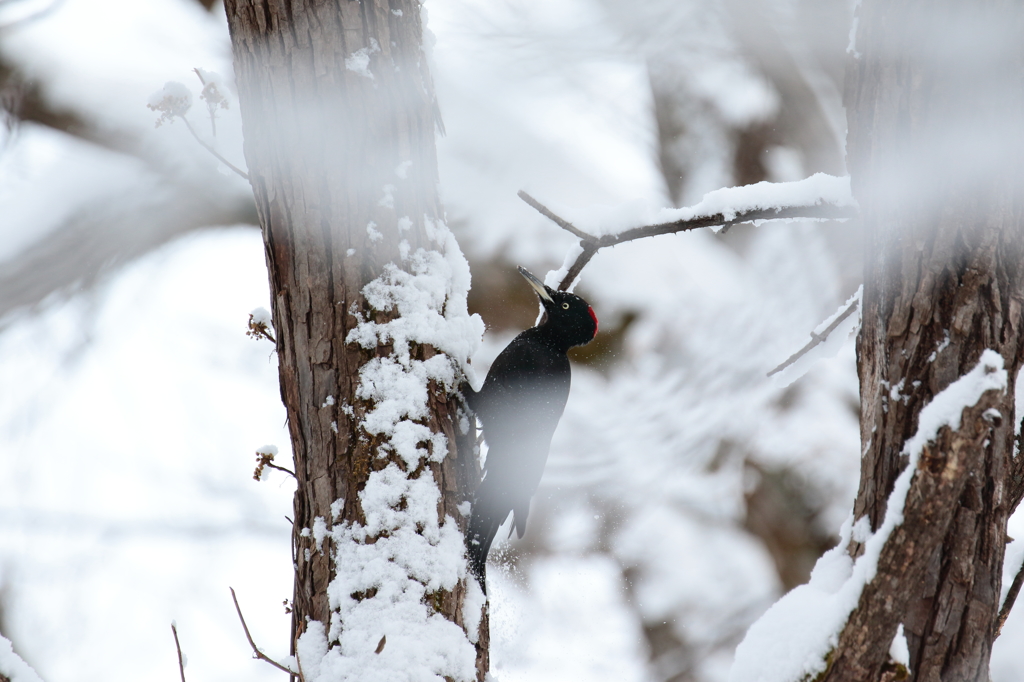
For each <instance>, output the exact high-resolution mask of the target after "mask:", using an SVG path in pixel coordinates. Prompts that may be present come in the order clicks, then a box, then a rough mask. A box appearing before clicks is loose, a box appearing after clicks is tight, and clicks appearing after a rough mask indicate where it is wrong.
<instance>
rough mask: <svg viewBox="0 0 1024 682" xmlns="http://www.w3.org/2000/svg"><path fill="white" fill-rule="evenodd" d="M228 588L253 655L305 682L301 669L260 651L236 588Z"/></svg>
mask: <svg viewBox="0 0 1024 682" xmlns="http://www.w3.org/2000/svg"><path fill="white" fill-rule="evenodd" d="M228 589H229V590H231V599H232V600H233V601H234V602H235V611H237V612H238V620H240V621H242V629H243V630H245V638H246V639H247V640H249V646H251V647H252V654H253V656H254V657H256V658H258V659H260V660H261V661H266V662H267V663H269V664H270V665H272V666H274V667H275V668H277V669H278V670H282V671H284V672H286V673H288V674H289V675H298V677H299V679H300V680H302V682H305V680H304V679H303V677H302V672H301V671H299V672H295V671H294V670H292V669H291V668H289V667H287V666H284V665H281V664H280V663H278V662H277V661H275V660H274V659H272V658H270V657H269V656H267V655H266V654H265V653H263V652H262V651H260V649H259V647H258V646H256V642H254V641H252V635H250V634H249V626H248V625H246V624H245V617H244V616H242V608H241V607H240V606H239V605H238V597H236V596H235V588H233V587H229V588H228Z"/></svg>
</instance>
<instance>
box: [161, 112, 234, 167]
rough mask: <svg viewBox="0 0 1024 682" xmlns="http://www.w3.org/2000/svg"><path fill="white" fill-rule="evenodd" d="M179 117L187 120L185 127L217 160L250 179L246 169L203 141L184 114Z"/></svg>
mask: <svg viewBox="0 0 1024 682" xmlns="http://www.w3.org/2000/svg"><path fill="white" fill-rule="evenodd" d="M178 118H180V119H181V120H182V121H184V122H185V127H186V128H188V131H189V132H190V133H192V137H194V138H196V142H198V143H199V144H201V145H203V147H204V148H205V149H206V151H208V152H210V153H211V154H213V155H214V156H215V157H217V160H218V161H220V162H221V163H223V164H224V165H225V166H227V167H228V168H230V169H231V170H233V171H235V172H236V173H238V175H239V176H240V177H241V178H242V179H244V180H248V179H249V174H248V173H246V172H245V171H244V170H242V169H241V168H239V167H237V166H236V165H235V164H233V163H231V162H230V161H228V160H227V159H225V158H224V157H223V156H221V155H220V153H219V152H218V151H217V150H216V149H214V148H213V147H211V146H210V145H208V144H206V142H204V141H203V138H201V137H199V135H197V134H196V131H195V129H193V128H192V124H191V123H189V122H188V119H187V118H185V117H184V116H179V117H178Z"/></svg>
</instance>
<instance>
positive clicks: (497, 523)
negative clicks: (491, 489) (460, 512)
mask: <svg viewBox="0 0 1024 682" xmlns="http://www.w3.org/2000/svg"><path fill="white" fill-rule="evenodd" d="M507 517H508V511H507V510H506V511H505V513H504V514H500V513H497V512H495V510H491V509H487V508H485V507H483V506H481V507H480V508H478V507H477V505H476V504H474V505H473V515H472V517H470V520H469V532H468V533H466V553H467V554H468V555H469V567H470V570H472V571H473V574H474V575H475V576H476V577H477V578H478V579H479V580H480V586H481V587H482V588H483V590H484V594H486V593H487V553H488V552H489V551H490V549H491V543H493V542H494V536H495V535H497V534H498V529H499V528H500V527H501V524H502V523H504V521H505V519H506V518H507Z"/></svg>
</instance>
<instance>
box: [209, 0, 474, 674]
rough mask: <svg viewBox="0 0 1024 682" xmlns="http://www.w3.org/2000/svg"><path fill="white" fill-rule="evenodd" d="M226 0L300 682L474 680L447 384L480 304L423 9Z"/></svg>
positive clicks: (456, 425) (453, 409)
mask: <svg viewBox="0 0 1024 682" xmlns="http://www.w3.org/2000/svg"><path fill="white" fill-rule="evenodd" d="M225 9H226V11H227V16H228V23H229V27H230V30H231V39H232V45H233V50H234V58H235V71H236V79H237V84H238V89H239V101H240V104H241V111H242V119H243V125H244V133H245V155H246V162H247V164H248V167H249V174H250V179H251V183H252V186H253V191H254V194H255V196H256V203H257V207H258V210H259V216H260V224H261V226H262V229H263V236H264V241H265V244H266V254H267V264H268V267H269V271H270V286H271V293H272V300H273V318H274V327H275V330H276V333H277V341H278V354H279V362H280V378H281V394H282V398H283V400H284V403H285V406H286V408H287V413H288V423H289V428H290V432H291V439H292V449H293V452H294V457H295V473H296V476H297V479H298V489H297V491H296V494H295V519H294V521H295V527H294V533H293V553H294V562H295V592H294V598H293V621H292V623H293V626H292V637H293V639H292V647H293V651H294V652H295V653H296V654H297V658H298V661H297V664H298V665H299V666H301V668H302V674H303V676H304V679H305V681H306V682H314V681H315V680H323V681H326V680H348V679H358V680H434V679H439V678H442V677H443V678H446V679H452V680H472V679H482V678H483V674H484V672H485V671H486V669H487V666H488V653H487V652H488V627H487V617H486V613H485V609H484V604H483V598H482V594H481V593H480V591H479V586H478V585H477V583H476V581H475V580H473V579H472V578H468V574H467V571H466V562H465V559H464V554H463V535H462V533H463V531H464V529H465V523H466V519H465V516H464V515H463V514H461V513H460V505H462V504H463V503H464V502H465V500H466V499H467V497H468V493H469V491H471V490H472V489H473V487H474V486H475V484H476V483H477V482H478V481H479V466H478V463H477V459H476V458H475V456H474V438H475V435H474V433H473V430H472V429H471V428H470V426H469V420H468V419H466V417H465V415H464V414H463V413H462V412H461V409H460V404H459V402H458V400H457V398H456V395H455V391H456V389H457V387H458V384H459V382H460V381H461V378H462V375H463V372H464V371H466V369H467V367H466V360H467V358H468V357H469V356H470V355H471V353H472V352H473V350H474V348H475V346H476V344H478V343H479V340H480V337H481V335H482V332H483V324H482V322H481V321H480V320H479V318H478V317H475V316H474V317H470V316H469V315H468V313H467V311H466V294H467V292H468V290H469V268H468V265H467V263H466V261H465V259H464V258H463V256H462V253H461V252H460V250H459V248H458V245H457V244H456V242H455V239H454V238H453V237H452V235H451V233H450V232H449V231H448V229H447V227H446V226H445V224H444V218H443V211H442V208H441V206H440V202H439V199H438V196H437V182H438V178H437V162H436V157H435V148H434V130H435V126H439V125H440V121H439V119H438V118H437V107H436V104H435V102H434V96H433V86H432V84H431V80H430V74H429V71H428V68H427V55H426V53H425V52H424V48H423V28H422V24H421V21H422V16H421V8H420V6H419V3H418V2H415V1H413V0H391V1H390V2H382V1H381V0H364V1H363V2H343V3H315V2H314V3H276V2H270V1H269V0H228V1H227V2H226V3H225ZM462 508H463V509H465V507H464V506H463V507H462Z"/></svg>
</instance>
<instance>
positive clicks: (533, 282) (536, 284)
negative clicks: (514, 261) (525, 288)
mask: <svg viewBox="0 0 1024 682" xmlns="http://www.w3.org/2000/svg"><path fill="white" fill-rule="evenodd" d="M519 274H520V275H522V276H523V277H525V278H526V281H527V282H529V283H530V286H531V287H533V290H534V291H536V292H537V295H538V296H540V297H541V299H543V300H545V301H547V302H548V303H551V302H552V300H553V299H552V298H551V294H549V293H548V288H547V287H546V286H544V282H542V281H540V280H539V279H537V278H536V277H535V276H534V275H533V273H532V272H530V271H529V270H527V269H526V268H524V267H523V266H522V265H520V266H519Z"/></svg>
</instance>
